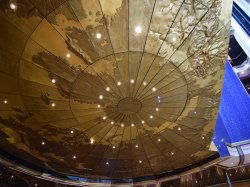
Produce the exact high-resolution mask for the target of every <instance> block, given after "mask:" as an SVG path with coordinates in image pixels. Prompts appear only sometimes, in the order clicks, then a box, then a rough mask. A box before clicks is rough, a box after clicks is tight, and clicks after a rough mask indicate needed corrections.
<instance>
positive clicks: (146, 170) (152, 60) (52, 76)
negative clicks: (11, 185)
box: [0, 0, 231, 179]
mask: <svg viewBox="0 0 250 187" xmlns="http://www.w3.org/2000/svg"><path fill="white" fill-rule="evenodd" d="M230 13H231V1H230V2H229V1H223V0H202V1H198V0H184V1H183V0H112V1H111V0H53V1H52V0H30V1H29V0H17V1H8V0H2V1H0V27H1V32H0V55H1V56H0V61H1V64H0V72H1V73H0V85H1V86H0V100H1V103H0V129H1V131H0V137H1V141H0V149H1V152H4V153H7V154H8V155H12V156H14V157H16V158H18V159H21V160H23V161H25V162H28V163H31V164H32V165H35V166H38V167H42V168H45V169H49V170H53V171H56V172H59V173H67V174H72V175H81V176H85V177H94V178H117V179H119V178H137V177H142V176H156V175H159V174H162V173H167V172H171V171H175V170H177V169H181V168H185V167H188V166H191V165H193V164H195V163H198V162H200V161H202V160H204V159H206V158H208V157H210V156H212V155H213V154H215V153H214V152H210V151H209V146H210V143H211V137H212V134H213V129H214V124H215V120H216V116H217V111H218V105H219V101H220V92H221V86H222V80H223V71H224V63H225V59H226V56H227V47H228V35H229V34H228V30H229V28H228V26H227V25H228V20H229V18H230Z"/></svg>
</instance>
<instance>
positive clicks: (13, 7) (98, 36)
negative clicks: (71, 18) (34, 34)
mask: <svg viewBox="0 0 250 187" xmlns="http://www.w3.org/2000/svg"><path fill="white" fill-rule="evenodd" d="M10 8H11V9H12V10H16V9H17V6H16V4H14V3H11V4H10ZM135 33H136V34H140V33H142V28H141V27H140V26H136V27H135ZM96 38H97V39H101V38H102V35H101V33H96ZM175 41H176V37H173V42H175ZM66 57H67V58H70V57H71V55H70V54H69V53H67V54H66ZM195 62H199V57H195ZM51 82H52V83H53V84H55V83H56V79H54V78H53V79H51ZM130 83H131V84H134V83H135V80H134V79H131V80H130ZM117 85H118V86H121V85H122V83H121V82H120V81H118V82H117ZM146 85H147V83H146V82H143V86H146ZM106 91H108V92H109V91H110V88H109V87H106ZM152 91H153V92H155V91H156V88H155V87H153V88H152ZM103 98H104V97H103V95H99V99H100V100H102V99H103ZM157 102H158V103H160V102H161V101H160V96H158V97H157ZM3 103H4V104H7V103H8V101H7V100H4V101H3ZM51 106H52V107H55V106H56V105H55V103H51ZM97 108H101V105H100V104H98V105H97ZM155 111H156V112H158V111H159V108H158V107H157V108H155ZM194 113H195V114H196V112H194ZM149 118H150V119H153V118H154V116H153V115H150V116H149ZM102 119H103V120H106V119H107V117H106V116H103V118H102ZM141 123H142V124H144V123H145V121H143V120H142V121H141ZM111 124H112V125H113V124H114V121H111ZM134 126H135V124H134V123H132V124H131V127H134ZM121 127H124V124H123V123H122V124H121ZM180 130H181V127H178V131H180ZM70 133H71V134H73V133H74V131H73V130H71V131H70ZM202 139H203V140H204V139H205V137H204V136H202ZM157 141H158V142H160V141H161V139H160V138H158V140H157ZM41 144H42V145H45V142H44V141H42V143H41ZM90 144H94V139H93V138H90ZM138 147H139V145H138V144H136V145H135V148H138ZM112 148H113V149H115V148H116V147H115V146H113V147H112ZM171 155H174V152H172V153H171ZM73 159H76V155H74V156H73ZM139 163H140V164H141V163H142V160H139ZM106 165H109V162H106ZM196 183H197V181H196ZM35 186H37V184H36V185H35Z"/></svg>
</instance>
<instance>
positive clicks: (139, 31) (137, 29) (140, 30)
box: [135, 26, 142, 34]
mask: <svg viewBox="0 0 250 187" xmlns="http://www.w3.org/2000/svg"><path fill="white" fill-rule="evenodd" d="M135 32H136V33H137V34H140V33H141V32H142V28H141V27H140V26H136V27H135Z"/></svg>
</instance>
